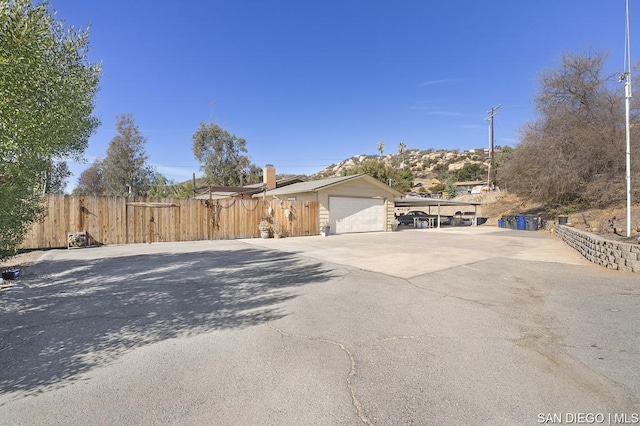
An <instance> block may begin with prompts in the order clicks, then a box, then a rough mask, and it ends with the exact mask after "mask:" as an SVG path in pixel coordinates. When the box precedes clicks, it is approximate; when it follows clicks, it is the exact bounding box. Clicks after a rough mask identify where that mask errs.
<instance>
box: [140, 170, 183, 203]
mask: <svg viewBox="0 0 640 426" xmlns="http://www.w3.org/2000/svg"><path fill="white" fill-rule="evenodd" d="M148 195H149V197H161V198H189V197H191V196H192V195H193V184H192V183H191V182H186V183H175V182H174V181H173V180H171V179H167V178H166V177H165V176H164V175H163V174H161V173H156V174H155V175H154V176H153V180H152V182H151V186H150V187H149V194H148Z"/></svg>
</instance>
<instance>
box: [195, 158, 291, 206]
mask: <svg viewBox="0 0 640 426" xmlns="http://www.w3.org/2000/svg"><path fill="white" fill-rule="evenodd" d="M302 181H303V180H302V179H300V178H299V177H297V176H294V177H286V178H282V179H276V169H275V167H274V166H273V165H272V164H267V165H266V166H265V167H264V169H262V182H261V183H254V184H251V185H244V186H210V187H207V188H205V189H206V190H207V192H206V193H204V194H200V195H198V196H197V197H196V198H197V199H199V200H209V199H212V200H220V199H224V198H246V199H250V198H251V197H253V195H255V194H261V193H263V192H264V190H265V189H267V190H268V189H274V188H280V187H283V186H286V185H291V184H294V183H298V182H302Z"/></svg>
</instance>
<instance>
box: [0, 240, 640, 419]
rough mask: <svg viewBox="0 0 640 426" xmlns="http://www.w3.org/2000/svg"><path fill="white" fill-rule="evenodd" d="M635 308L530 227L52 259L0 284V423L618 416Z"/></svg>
mask: <svg viewBox="0 0 640 426" xmlns="http://www.w3.org/2000/svg"><path fill="white" fill-rule="evenodd" d="M639 311H640V279H639V278H638V275H637V274H635V275H634V274H631V273H624V272H618V271H608V270H606V269H602V268H600V267H597V266H594V265H591V264H590V263H588V262H586V261H585V260H583V259H582V258H581V257H580V256H579V255H578V254H577V253H575V252H574V251H573V250H572V249H570V248H568V247H567V246H565V245H564V244H563V243H562V242H561V241H559V240H558V239H556V238H555V237H553V236H552V235H550V234H548V233H546V232H543V231H539V232H525V231H510V230H501V229H497V228H491V227H486V228H483V227H479V228H463V229H455V228H451V229H446V230H444V229H443V230H408V231H401V232H396V233H373V234H354V235H341V236H330V237H327V238H323V237H305V238H284V239H280V240H274V239H271V240H258V239H255V240H239V241H213V242H191V243H165V244H153V245H131V246H110V247H101V248H90V249H81V250H56V251H52V252H49V253H47V254H46V255H45V256H44V257H43V258H42V259H41V261H40V262H39V263H37V264H36V265H34V266H33V267H32V268H31V269H30V270H29V273H28V274H27V275H26V276H25V277H23V278H21V279H20V280H19V281H18V282H17V285H16V286H15V287H14V288H12V289H10V290H8V291H5V292H3V293H0V423H2V424H114V423H118V424H167V423H168V424H234V425H235V424H274V425H275V424H278V425H280V424H323V425H326V424H341V425H344V424H354V425H355V424H381V425H397V424H538V423H539V421H540V420H541V419H545V418H549V417H546V416H557V415H559V416H561V418H562V419H563V420H564V421H565V423H568V420H570V418H569V417H567V416H568V415H571V414H573V413H593V414H601V415H602V416H608V417H606V419H611V418H613V419H614V420H615V419H618V420H620V419H622V417H620V416H621V415H623V414H624V415H627V416H628V417H626V418H628V419H633V418H634V417H633V416H634V415H636V416H637V415H638V411H640V409H639V408H638V407H640V332H639V331H638V330H640V316H639V315H638V312H639ZM541 416H542V417H541ZM611 416H618V417H611ZM553 418H557V417H553Z"/></svg>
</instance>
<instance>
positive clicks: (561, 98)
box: [502, 53, 637, 204]
mask: <svg viewBox="0 0 640 426" xmlns="http://www.w3.org/2000/svg"><path fill="white" fill-rule="evenodd" d="M605 59H606V58H605V56H604V55H602V54H594V53H590V54H588V55H577V54H572V53H566V54H565V55H564V56H563V57H562V61H561V63H560V66H559V67H558V68H557V69H552V70H547V71H545V72H543V73H542V74H541V75H540V92H539V94H538V96H536V98H535V104H536V108H537V110H538V113H539V117H538V119H537V120H535V121H534V122H530V123H527V124H526V125H525V126H523V128H522V129H521V143H520V144H519V145H518V146H517V147H516V149H515V150H514V152H513V154H512V156H511V158H510V159H509V160H508V161H507V162H506V163H505V164H504V169H503V170H502V173H503V174H502V180H503V182H507V184H508V185H509V186H510V188H511V189H513V190H515V191H516V192H518V193H519V194H521V195H524V196H528V197H532V198H536V199H539V200H542V201H547V202H551V203H566V202H585V203H589V204H602V203H607V202H611V201H614V200H615V199H616V198H617V195H615V194H616V191H617V189H615V188H617V187H618V186H619V184H621V183H622V181H623V179H624V176H625V171H624V168H625V156H624V109H623V102H624V99H623V93H622V92H621V88H620V86H619V85H618V80H617V77H618V76H617V75H614V74H605V72H604V63H605ZM636 121H637V120H636ZM636 142H637V139H636ZM635 145H636V146H637V143H635ZM619 195H620V197H622V196H623V195H624V192H623V191H621V192H620V194H619Z"/></svg>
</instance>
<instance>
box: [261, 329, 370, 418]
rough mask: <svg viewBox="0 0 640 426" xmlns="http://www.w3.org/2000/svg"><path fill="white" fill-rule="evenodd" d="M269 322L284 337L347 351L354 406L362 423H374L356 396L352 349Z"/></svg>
mask: <svg viewBox="0 0 640 426" xmlns="http://www.w3.org/2000/svg"><path fill="white" fill-rule="evenodd" d="M267 324H268V325H269V328H271V329H272V330H274V331H276V332H278V333H280V335H282V336H284V337H289V338H299V339H307V340H311V341H314V342H320V343H328V344H330V345H333V346H337V347H338V348H340V349H341V350H342V351H343V352H344V353H346V354H347V356H348V357H349V361H350V363H351V368H350V369H349V374H348V375H347V388H348V389H349V392H350V393H351V403H352V404H353V407H354V408H355V410H356V415H357V416H358V418H359V419H360V421H362V423H364V424H366V425H371V424H372V423H371V422H370V421H369V420H368V419H367V418H366V417H365V415H364V413H363V411H362V405H361V404H360V401H359V400H358V397H357V396H356V390H355V387H354V385H353V382H352V379H353V377H354V376H355V375H356V360H355V357H354V356H353V354H352V353H351V351H350V350H349V349H347V348H346V347H345V346H344V345H343V344H342V343H340V342H335V341H333V340H329V339H323V338H321V337H313V336H305V335H303V334H291V333H287V332H286V331H283V330H281V329H279V328H278V327H276V326H274V325H273V324H272V323H271V321H269V322H268V323H267Z"/></svg>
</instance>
